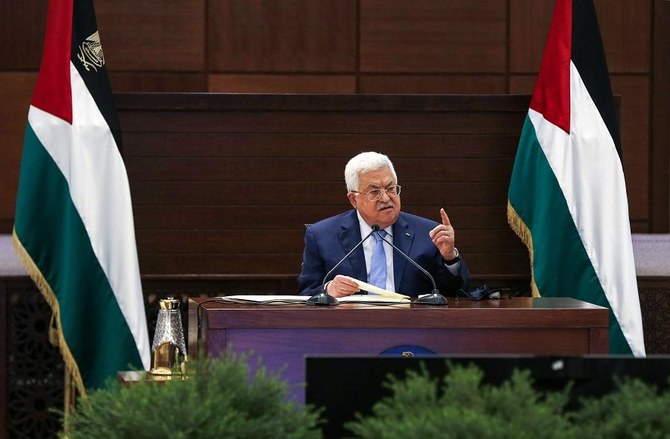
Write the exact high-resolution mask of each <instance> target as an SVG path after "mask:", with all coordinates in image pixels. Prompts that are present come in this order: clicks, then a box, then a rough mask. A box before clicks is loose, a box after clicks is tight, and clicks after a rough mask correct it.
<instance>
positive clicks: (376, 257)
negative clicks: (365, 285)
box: [370, 230, 386, 288]
mask: <svg viewBox="0 0 670 439" xmlns="http://www.w3.org/2000/svg"><path fill="white" fill-rule="evenodd" d="M379 234H380V235H381V236H384V237H385V236H386V231H385V230H380V231H379ZM372 236H373V237H374V238H375V247H374V249H373V250H372V261H371V264H370V266H371V267H370V283H371V284H372V285H374V286H376V287H379V288H386V253H385V252H384V240H383V239H381V238H380V237H379V235H377V234H376V233H375V234H374V235H372Z"/></svg>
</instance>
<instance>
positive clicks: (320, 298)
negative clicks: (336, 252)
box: [307, 224, 379, 306]
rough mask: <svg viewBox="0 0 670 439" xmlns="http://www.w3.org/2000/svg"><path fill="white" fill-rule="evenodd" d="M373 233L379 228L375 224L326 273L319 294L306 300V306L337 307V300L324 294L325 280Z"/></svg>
mask: <svg viewBox="0 0 670 439" xmlns="http://www.w3.org/2000/svg"><path fill="white" fill-rule="evenodd" d="M375 232H377V233H379V226H378V225H377V224H373V225H372V231H371V232H370V233H368V234H367V236H366V237H365V238H363V239H361V240H360V241H359V242H358V244H356V245H355V246H354V248H352V249H351V250H349V253H347V254H346V255H344V257H343V258H342V259H340V260H339V261H338V262H337V264H335V266H333V268H331V269H330V271H329V272H328V273H326V275H325V276H324V277H323V282H322V283H321V292H320V293H319V294H315V295H313V296H312V297H310V298H309V299H307V304H308V305H319V306H329V305H337V304H338V303H339V302H338V300H337V299H336V298H334V297H333V296H331V295H329V294H328V293H327V292H326V280H327V279H328V277H329V276H330V275H331V274H333V272H334V271H335V269H337V267H339V266H340V265H342V263H343V262H344V261H346V260H347V258H348V257H349V255H351V254H352V253H353V252H354V251H355V250H356V249H357V248H358V247H360V246H361V245H363V243H364V242H365V241H366V240H367V239H368V238H369V237H371V236H372V234H373V233H375Z"/></svg>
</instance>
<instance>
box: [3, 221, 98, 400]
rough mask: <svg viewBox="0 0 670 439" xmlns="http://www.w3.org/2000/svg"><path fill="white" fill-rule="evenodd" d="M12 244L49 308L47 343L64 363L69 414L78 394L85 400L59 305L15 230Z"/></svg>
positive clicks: (84, 390) (82, 385) (81, 381)
mask: <svg viewBox="0 0 670 439" xmlns="http://www.w3.org/2000/svg"><path fill="white" fill-rule="evenodd" d="M12 244H13V246H14V250H15V251H16V254H17V255H18V257H19V261H21V264H22V265H23V267H24V268H25V269H26V271H27V272H28V275H29V276H30V277H31V279H32V280H33V282H35V285H36V286H37V288H38V289H39V290H40V292H41V293H42V296H43V297H44V300H46V302H47V303H48V304H49V307H51V322H50V324H49V341H50V342H51V344H53V345H54V346H56V347H57V348H59V349H60V352H61V355H62V356H63V362H64V363H65V389H64V391H65V402H64V405H65V407H64V411H65V413H70V412H72V411H74V409H75V407H76V406H75V404H76V397H77V394H79V395H80V396H81V397H82V398H83V399H84V400H87V395H86V388H85V387H84V381H83V379H82V377H81V373H80V372H79V366H78V365H77V362H76V361H75V359H74V357H73V356H72V353H71V352H70V348H69V347H68V345H67V341H66V340H65V336H64V335H63V327H62V326H61V317H60V305H59V303H58V299H57V298H56V294H54V292H53V290H52V289H51V285H49V283H48V282H47V280H46V279H45V278H44V276H43V275H42V272H41V271H40V269H39V268H38V267H37V265H36V264H35V262H34V261H33V259H32V257H31V256H30V254H28V252H27V251H26V249H25V248H24V247H23V244H22V243H21V241H20V240H19V237H18V236H17V234H16V229H14V230H13V231H12Z"/></svg>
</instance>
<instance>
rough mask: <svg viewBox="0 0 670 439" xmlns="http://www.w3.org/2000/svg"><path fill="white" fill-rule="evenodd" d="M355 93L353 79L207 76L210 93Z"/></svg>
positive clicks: (354, 76) (349, 76) (346, 76)
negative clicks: (288, 91)
mask: <svg viewBox="0 0 670 439" xmlns="http://www.w3.org/2000/svg"><path fill="white" fill-rule="evenodd" d="M286 90H291V92H292V93H348V94H351V93H356V75H304V74H301V75H223V74H212V75H209V87H208V91H210V92H226V93H283V92H285V91H286Z"/></svg>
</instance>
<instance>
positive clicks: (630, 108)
mask: <svg viewBox="0 0 670 439" xmlns="http://www.w3.org/2000/svg"><path fill="white" fill-rule="evenodd" d="M611 79H612V91H613V92H614V94H616V95H621V100H620V104H619V115H620V116H619V120H620V123H621V143H622V148H623V166H624V174H625V176H626V186H627V187H628V188H632V190H631V189H629V190H628V204H629V211H630V217H631V220H632V221H636V222H643V223H645V224H647V226H646V227H644V230H649V225H648V223H649V192H650V191H649V184H650V181H649V174H650V164H649V150H650V138H649V132H650V127H649V125H650V124H649V119H650V114H649V108H650V105H649V104H650V96H649V92H650V84H649V80H648V79H647V77H646V76H642V75H639V76H638V75H636V76H631V75H613V76H612V78H611Z"/></svg>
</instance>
